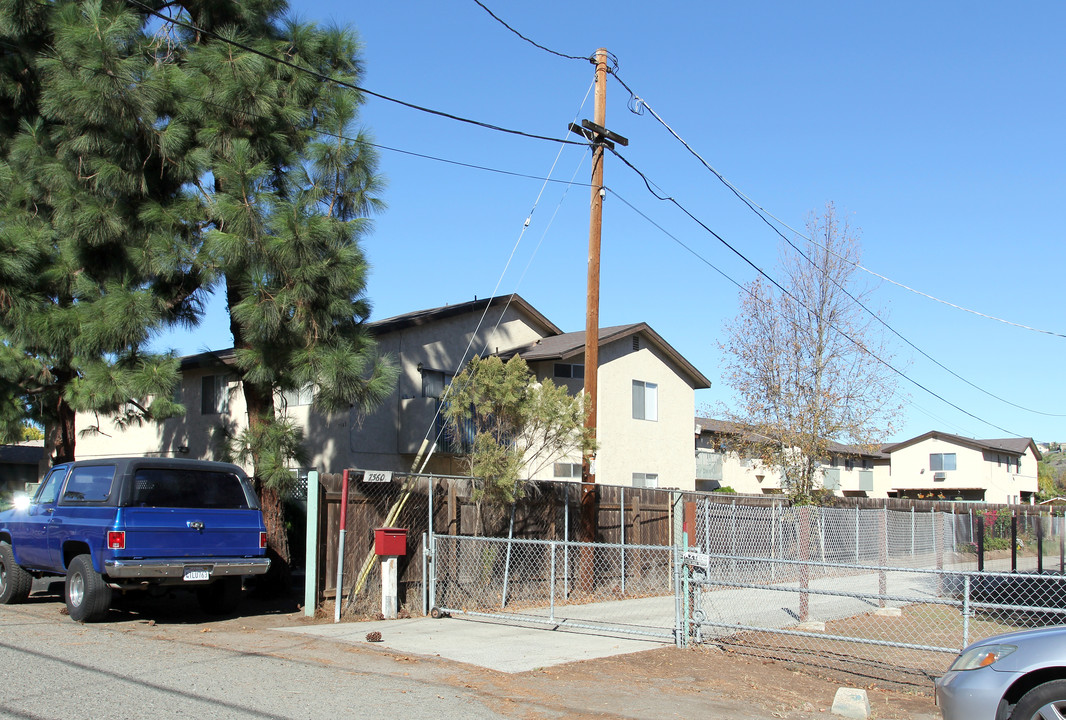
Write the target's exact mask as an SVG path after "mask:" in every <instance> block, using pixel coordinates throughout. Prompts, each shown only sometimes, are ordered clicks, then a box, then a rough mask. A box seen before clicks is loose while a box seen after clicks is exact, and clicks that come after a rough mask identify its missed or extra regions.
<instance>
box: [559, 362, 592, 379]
mask: <svg viewBox="0 0 1066 720" xmlns="http://www.w3.org/2000/svg"><path fill="white" fill-rule="evenodd" d="M552 374H553V375H554V376H555V377H557V378H584V377H585V366H584V365H576V364H575V365H571V364H570V363H555V369H554V370H553V371H552Z"/></svg>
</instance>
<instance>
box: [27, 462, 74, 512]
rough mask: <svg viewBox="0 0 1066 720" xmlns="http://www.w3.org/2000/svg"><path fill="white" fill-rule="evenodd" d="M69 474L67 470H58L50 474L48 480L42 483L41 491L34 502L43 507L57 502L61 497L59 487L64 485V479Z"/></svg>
mask: <svg viewBox="0 0 1066 720" xmlns="http://www.w3.org/2000/svg"><path fill="white" fill-rule="evenodd" d="M66 474H67V469H66V468H65V467H64V468H56V469H55V470H53V471H52V472H51V473H49V474H48V477H47V479H45V481H44V482H43V483H41V488H40V490H38V491H37V495H36V496H34V498H33V501H34V502H36V503H40V504H42V505H50V504H51V503H54V502H55V501H56V498H57V497H58V496H59V486H60V485H62V484H63V478H64V477H65V476H66Z"/></svg>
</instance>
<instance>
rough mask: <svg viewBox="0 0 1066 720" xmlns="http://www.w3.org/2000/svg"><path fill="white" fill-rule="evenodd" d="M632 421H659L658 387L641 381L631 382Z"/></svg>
mask: <svg viewBox="0 0 1066 720" xmlns="http://www.w3.org/2000/svg"><path fill="white" fill-rule="evenodd" d="M633 419H634V420H653V421H654V420H658V419H659V386H658V385H656V384H655V383H650V382H644V381H642V380H634V381H633Z"/></svg>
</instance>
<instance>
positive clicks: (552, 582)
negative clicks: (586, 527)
mask: <svg viewBox="0 0 1066 720" xmlns="http://www.w3.org/2000/svg"><path fill="white" fill-rule="evenodd" d="M548 552H550V553H551V554H552V559H551V572H550V573H549V575H548V582H549V583H550V587H549V588H548V594H549V596H550V597H551V605H550V606H549V607H550V609H549V611H548V619H549V620H551V621H552V622H555V541H554V540H552V542H551V545H550V546H549V550H548Z"/></svg>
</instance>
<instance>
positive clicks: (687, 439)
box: [78, 295, 710, 489]
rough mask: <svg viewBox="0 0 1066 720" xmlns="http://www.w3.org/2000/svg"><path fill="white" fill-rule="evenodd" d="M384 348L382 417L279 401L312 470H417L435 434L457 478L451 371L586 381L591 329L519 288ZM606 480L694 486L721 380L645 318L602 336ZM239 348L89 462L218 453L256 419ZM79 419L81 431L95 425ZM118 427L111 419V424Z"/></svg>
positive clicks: (81, 447)
mask: <svg viewBox="0 0 1066 720" xmlns="http://www.w3.org/2000/svg"><path fill="white" fill-rule="evenodd" d="M371 328H372V331H373V333H374V335H375V337H376V338H377V341H378V344H379V349H380V351H381V352H382V353H385V354H388V355H390V356H391V357H392V358H393V359H394V361H395V362H396V364H397V366H398V368H399V380H398V382H397V385H396V387H395V388H394V389H393V391H392V393H391V394H390V395H389V396H388V397H387V398H386V399H385V401H384V402H383V403H382V404H381V406H379V407H378V408H377V409H376V410H375V411H374V412H373V413H371V414H369V415H367V416H361V415H360V413H359V412H357V411H355V410H352V411H350V412H345V413H335V414H329V415H327V414H324V413H321V412H319V411H317V410H315V409H313V408H312V407H311V405H310V401H311V395H310V393H308V392H302V393H301V392H296V393H286V394H285V395H284V396H283V397H278V398H276V404H277V407H278V408H279V412H282V413H284V414H286V415H287V416H289V417H290V418H292V419H293V420H294V421H295V422H297V423H298V424H299V425H301V426H302V427H303V428H304V431H305V436H306V443H305V445H306V448H307V450H308V453H309V455H310V459H309V467H310V468H314V469H318V470H322V471H325V472H339V471H340V470H342V469H344V468H362V469H374V470H392V471H400V472H407V471H410V470H411V466H412V463H413V461H414V460H415V457H416V455H417V454H418V452H419V449H420V448H421V447H422V445H423V442H424V441H428V444H429V446H431V447H432V446H434V444H435V446H436V450H435V452H433V453H432V454H431V455H430V460H429V463H428V465H427V466H426V469H425V470H426V472H437V473H444V474H456V473H457V472H458V470H459V468H458V466H457V463H456V462H455V460H456V458H455V456H454V455H451V454H449V452H448V447H447V444H446V443H444V442H436V443H435V441H436V440H437V439H438V437H439V433H440V430H441V427H442V426H441V420H440V418H439V416H438V413H437V409H438V408H439V406H440V402H441V398H442V397H443V396H444V391H445V388H446V386H447V385H448V383H449V382H450V381H451V378H452V377H453V376H454V375H455V374H456V373H457V372H458V371H459V370H460V369H461V368H462V367H463V366H464V365H465V363H466V362H467V361H468V360H469V359H470V358H471V357H472V356H473V355H474V354H480V355H482V356H485V355H490V354H495V355H500V356H501V357H505V358H509V357H511V356H513V355H515V354H517V355H520V356H522V357H523V359H525V360H526V361H527V363H528V364H529V366H530V368H531V369H532V370H533V372H534V373H535V374H536V375H537V377H538V378H541V379H544V378H551V379H552V380H553V381H554V382H556V383H557V384H565V385H566V386H567V387H568V388H570V390H571V391H574V392H576V391H578V390H580V389H581V388H582V387H583V382H584V381H583V378H584V365H583V363H584V346H585V333H584V332H577V333H564V332H563V331H562V330H561V329H560V328H559V327H557V326H556V325H555V324H554V323H552V322H551V321H550V320H548V319H547V318H546V317H544V316H543V315H542V314H541V313H540V312H539V311H537V310H536V309H535V308H534V307H533V306H531V305H530V304H529V303H528V302H526V301H525V300H524V299H523V298H521V297H519V296H517V295H511V296H501V297H495V298H491V299H487V300H475V301H472V302H467V303H461V304H457V305H448V306H443V307H438V308H433V309H429V310H423V311H418V312H412V313H407V314H404V315H400V316H396V317H392V318H387V319H384V320H380V321H377V322H374V323H371ZM599 343H600V346H599V355H600V367H599V383H598V394H597V395H598V398H597V399H598V438H599V443H600V447H599V450H598V452H597V456H596V465H595V470H596V475H597V480H598V481H599V482H602V483H608V484H619V485H627V486H628V485H637V486H649V487H655V486H659V487H677V488H683V489H692V488H693V487H694V485H695V474H696V473H695V458H694V455H693V452H692V436H691V432H692V417H693V415H694V412H695V390H697V389H700V388H706V387H709V386H710V381H709V380H708V379H707V378H706V377H705V376H704V375H703V374H702V373H700V372H699V371H698V370H697V369H696V368H695V367H693V366H692V365H691V363H689V362H688V361H687V360H685V359H684V358H683V357H682V356H681V355H680V354H679V353H678V352H677V351H676V350H675V349H674V348H673V347H671V346H670V345H669V344H668V343H667V342H666V341H665V340H664V339H663V338H662V337H660V336H659V335H658V334H657V333H656V332H655V331H654V330H652V328H650V327H649V326H648V325H646V324H644V323H638V324H633V325H624V326H619V327H613V328H603V329H601V330H600V337H599ZM232 365H233V351H232V350H222V351H218V352H209V353H202V354H199V355H193V356H189V357H186V358H183V359H182V364H181V374H182V379H181V384H180V388H179V390H178V392H179V399H180V401H181V402H182V403H183V404H184V405H185V408H186V414H185V416H184V417H182V418H174V419H170V420H165V421H163V422H161V423H158V424H146V425H144V426H141V427H131V428H126V429H119V428H117V427H108V428H103V429H104V431H105V432H106V433H107V434H106V435H104V434H98V435H90V436H86V437H83V438H81V439H80V440H79V443H78V457H79V458H86V457H91V456H104V455H146V454H160V455H168V456H176V457H193V458H214V457H218V448H219V447H220V445H219V442H220V441H221V439H222V437H223V436H224V434H225V433H224V432H223V429H225V430H226V431H228V432H229V433H231V434H232V433H235V432H238V431H239V430H240V429H242V428H243V427H244V426H245V423H246V416H247V411H246V408H245V405H244V398H243V394H242V393H241V392H240V386H239V381H238V379H237V377H236V376H235V375H234V374H233V373H232V371H231V370H230V368H231V367H232ZM95 421H96V420H95V418H94V417H91V416H84V417H81V416H79V417H78V423H79V428H82V427H86V426H88V425H91V424H94V423H95ZM105 422H106V421H105ZM580 462H581V458H580V457H573V458H559V461H558V462H557V463H555V464H554V466H551V467H549V468H547V469H546V470H545V471H544V477H557V478H575V477H577V478H579V477H580Z"/></svg>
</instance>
